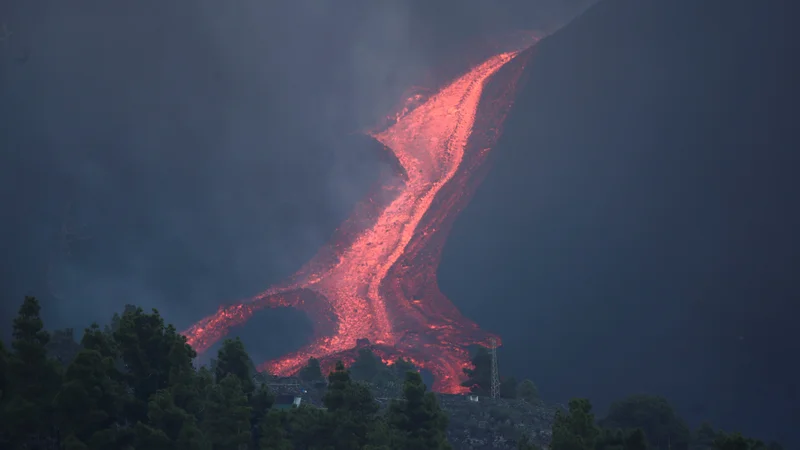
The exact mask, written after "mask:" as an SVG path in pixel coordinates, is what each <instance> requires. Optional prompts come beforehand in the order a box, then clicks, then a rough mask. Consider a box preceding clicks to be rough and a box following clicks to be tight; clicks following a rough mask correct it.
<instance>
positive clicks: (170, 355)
mask: <svg viewBox="0 0 800 450" xmlns="http://www.w3.org/2000/svg"><path fill="white" fill-rule="evenodd" d="M113 338H114V341H115V342H116V344H117V346H118V349H119V354H120V357H121V359H122V361H123V362H124V366H125V369H126V370H125V372H126V378H127V381H128V384H129V385H130V387H131V388H132V389H133V393H134V401H133V402H132V403H131V404H130V408H129V409H128V417H129V419H130V421H131V422H134V423H135V422H136V421H144V420H145V419H146V415H147V408H148V406H147V403H148V401H149V399H150V396H152V395H153V394H155V393H156V392H158V391H159V390H162V389H167V388H169V387H170V378H171V377H173V378H174V375H175V373H186V372H187V371H189V370H192V367H193V366H192V361H193V359H194V358H195V356H197V353H195V351H194V350H193V349H192V348H191V347H190V346H189V345H188V344H187V343H186V338H185V337H184V336H181V335H179V334H178V333H177V331H176V330H175V327H173V326H172V325H165V324H164V319H162V318H161V316H160V315H159V313H158V311H157V310H155V309H154V310H153V312H152V314H145V313H144V311H143V310H142V309H141V308H137V309H135V310H127V311H126V312H125V313H124V314H123V315H122V318H121V319H120V322H119V327H118V329H117V330H116V331H115V332H114V333H113Z"/></svg>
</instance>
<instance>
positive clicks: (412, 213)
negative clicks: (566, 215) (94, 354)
mask: <svg viewBox="0 0 800 450" xmlns="http://www.w3.org/2000/svg"><path fill="white" fill-rule="evenodd" d="M524 40H525V41H527V42H526V45H523V46H521V47H520V46H517V47H516V48H512V49H511V50H507V51H502V52H499V53H496V54H494V55H493V56H491V57H489V58H488V59H486V60H485V61H484V62H482V63H480V64H478V65H476V66H474V67H472V68H470V69H469V70H468V71H467V72H466V73H464V74H463V75H462V76H460V77H458V78H457V79H455V80H454V81H452V82H451V83H449V84H448V85H446V86H445V87H443V88H442V89H441V90H439V91H438V92H436V93H434V94H433V95H431V96H430V97H427V98H424V99H423V98H422V97H421V96H420V95H414V96H412V97H411V98H409V100H408V101H407V102H406V105H405V107H403V108H402V109H401V110H400V112H399V113H398V114H397V116H396V118H395V121H394V123H393V124H391V125H390V126H388V127H387V128H385V129H383V130H380V131H377V132H374V133H371V135H372V136H373V137H374V139H375V140H377V141H378V142H380V143H382V144H384V145H385V147H386V149H387V150H388V151H390V152H391V154H392V155H393V156H394V158H395V162H396V167H397V171H396V177H394V178H393V179H391V180H388V181H387V182H386V184H385V185H383V186H382V189H381V191H379V192H376V193H374V195H371V196H369V198H368V199H367V201H365V202H364V203H363V204H361V205H360V206H359V208H357V210H356V212H355V213H354V214H353V216H352V217H351V218H350V220H348V221H347V222H345V223H344V224H343V225H342V227H340V228H339V229H338V230H337V233H336V234H335V236H334V237H333V238H332V239H331V241H330V244H329V245H328V246H326V247H324V248H323V249H322V251H321V252H320V253H319V254H318V255H317V256H316V257H315V258H313V259H312V260H311V261H310V262H309V263H308V264H307V265H306V266H304V267H303V268H301V269H300V271H298V272H297V273H296V274H295V275H293V276H292V277H291V278H290V279H289V280H288V281H287V282H286V283H284V284H282V285H279V286H275V287H272V288H270V289H268V290H266V291H264V292H263V293H261V294H259V295H257V296H255V297H253V298H251V299H247V300H245V301H243V302H237V303H234V304H231V305H228V306H224V307H221V308H220V309H219V310H218V311H217V312H216V313H215V314H213V315H211V316H209V317H206V318H205V319H203V320H201V321H200V322H198V323H197V324H195V325H194V326H193V327H191V328H190V329H188V330H186V331H185V332H184V334H185V335H186V336H187V338H188V342H189V344H190V345H192V347H194V348H195V349H196V350H198V351H199V352H202V351H205V350H207V349H208V348H209V347H210V346H212V345H213V344H214V343H215V342H217V341H218V340H219V339H221V338H222V337H224V336H225V335H227V334H228V332H229V331H230V328H231V327H233V326H237V325H241V324H242V323H244V322H245V321H247V320H248V319H249V318H250V317H251V316H252V315H253V313H254V312H255V311H257V310H259V309H263V308H268V307H271V308H274V307H293V308H298V309H301V310H303V311H305V312H306V313H307V314H308V315H309V316H311V317H312V320H313V322H314V324H315V329H316V334H317V335H316V336H315V338H314V339H313V340H312V342H311V343H310V344H309V345H308V346H306V347H304V348H302V349H300V350H298V351H296V352H294V353H292V354H289V355H286V356H284V357H282V358H280V359H278V360H275V361H270V362H268V363H266V364H264V365H263V366H262V367H261V368H262V369H263V370H266V371H268V372H269V373H272V374H277V375H283V376H286V375H291V374H294V373H296V372H297V371H298V370H299V369H301V368H302V367H303V366H304V365H305V364H306V363H307V361H308V359H309V358H311V357H314V358H317V359H319V360H320V362H321V364H322V365H323V368H324V369H327V368H328V367H326V366H331V365H332V364H334V363H335V362H336V361H338V360H341V361H345V362H348V361H350V360H352V359H353V357H354V355H355V354H356V351H357V350H358V348H359V347H360V346H363V345H367V344H369V345H371V346H372V349H373V351H375V352H376V353H377V354H378V355H379V356H381V358H382V359H383V360H384V361H386V362H389V363H391V362H393V361H395V360H397V359H398V358H401V357H402V358H406V359H408V360H410V361H411V362H413V363H414V364H415V365H417V366H418V367H420V368H424V369H427V370H430V372H432V374H433V375H434V377H435V383H434V386H433V389H435V390H437V391H440V392H447V393H458V392H462V391H464V390H466V388H465V387H463V386H461V378H462V375H463V371H462V370H463V369H464V368H465V367H467V366H468V364H469V354H468V352H467V348H468V347H469V346H471V345H476V344H477V345H484V346H488V345H490V341H491V342H498V338H497V337H494V336H492V337H490V336H489V335H488V334H486V333H485V332H483V331H481V330H480V329H479V328H478V327H477V325H476V324H475V323H474V322H472V321H470V320H469V319H467V318H465V317H463V316H462V315H461V314H460V313H459V311H458V310H457V309H456V308H455V307H454V306H453V304H452V303H451V302H450V301H449V300H448V299H447V298H446V297H444V296H443V295H442V294H441V292H439V290H438V286H437V282H436V270H437V267H438V261H439V255H440V253H441V248H442V245H443V243H444V239H445V237H446V235H447V232H448V231H449V228H450V225H451V223H452V220H453V218H454V217H455V214H457V213H458V211H459V210H460V209H461V208H462V207H463V205H464V202H465V201H467V200H468V199H469V193H470V192H471V191H472V189H474V187H475V182H476V181H479V180H480V177H481V175H482V172H481V166H482V165H483V162H484V160H485V159H486V156H487V155H488V152H489V150H490V149H491V146H492V145H493V144H494V142H495V141H496V138H497V136H498V135H499V129H500V126H501V125H502V121H503V119H504V118H505V114H506V112H507V111H508V108H509V107H510V105H511V102H512V101H513V95H514V91H515V87H516V80H517V78H518V77H519V75H520V74H521V73H522V71H523V69H524V64H525V62H526V61H527V60H528V58H529V56H530V53H531V52H530V51H522V50H524V49H526V48H529V47H530V45H531V42H532V41H535V38H532V37H527V38H526V39H524Z"/></svg>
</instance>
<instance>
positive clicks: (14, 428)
mask: <svg viewBox="0 0 800 450" xmlns="http://www.w3.org/2000/svg"><path fill="white" fill-rule="evenodd" d="M40 310H41V308H40V306H39V302H38V301H37V300H36V299H35V298H33V297H25V300H24V301H23V303H22V306H20V308H19V314H18V316H17V317H16V318H15V319H14V324H13V334H12V335H13V339H12V341H11V347H12V349H13V354H12V357H11V358H10V359H9V367H8V372H9V389H8V390H9V399H8V402H7V403H6V404H5V408H4V413H3V417H2V421H3V422H4V424H5V425H6V426H7V427H8V428H7V429H8V438H9V439H10V441H11V445H12V446H14V445H21V443H22V442H25V441H29V440H33V441H35V442H42V441H43V440H48V439H50V438H51V435H52V432H53V427H52V424H53V423H54V410H53V399H54V398H55V395H56V393H57V392H58V390H59V387H60V382H61V380H60V374H59V372H58V367H57V365H56V363H55V362H54V361H52V360H50V359H48V357H47V343H48V342H49V340H50V335H49V334H48V333H47V331H45V330H44V324H43V323H42V319H41V317H40Z"/></svg>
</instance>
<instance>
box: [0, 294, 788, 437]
mask: <svg viewBox="0 0 800 450" xmlns="http://www.w3.org/2000/svg"><path fill="white" fill-rule="evenodd" d="M485 356H486V351H485V349H484V350H479V351H478V352H477V353H476V355H475V359H474V367H473V369H472V370H466V371H465V372H466V375H467V377H468V381H467V383H468V384H470V385H471V386H472V387H471V389H472V391H473V392H474V393H475V394H476V395H474V396H452V395H446V396H437V395H436V394H434V393H432V392H426V386H425V384H424V383H423V381H422V377H421V375H420V373H419V372H417V371H416V370H415V369H414V367H413V366H411V365H410V364H408V363H407V362H405V361H402V360H401V361H400V362H398V363H396V364H394V365H393V366H391V367H388V366H385V365H383V364H382V363H381V362H380V360H379V359H378V358H376V357H375V355H374V354H373V353H372V352H371V350H370V349H369V348H364V349H362V350H361V352H360V354H359V357H358V358H357V359H356V361H355V362H354V363H353V365H352V366H351V367H350V368H349V369H345V368H344V366H342V365H341V364H339V365H337V367H336V369H335V370H334V371H333V372H331V373H330V374H329V375H328V377H327V379H326V378H325V377H323V374H322V372H321V371H320V367H319V362H318V361H315V360H314V359H311V360H309V364H308V366H306V367H305V368H303V369H302V370H301V371H300V372H299V373H298V374H297V377H296V378H292V379H285V378H283V379H279V378H276V377H271V376H269V375H265V374H259V373H256V372H255V370H254V366H253V363H252V361H251V359H250V357H249V356H248V354H247V352H246V351H245V348H244V345H243V344H242V342H241V341H240V340H238V339H237V340H227V341H225V343H224V344H223V346H222V348H221V349H220V350H219V352H218V354H217V358H216V359H215V360H213V361H212V363H211V364H210V367H205V366H204V367H200V368H199V369H198V368H196V367H195V364H194V362H195V361H194V360H195V357H196V353H195V351H194V350H193V349H192V348H191V347H190V346H189V345H187V344H186V338H185V337H184V336H182V335H180V334H178V333H177V332H176V330H175V328H174V327H173V326H172V325H167V324H165V323H164V320H163V318H161V316H160V315H159V314H158V312H157V311H155V310H154V311H153V312H152V313H146V312H144V311H143V310H142V309H141V308H136V307H133V306H129V307H127V308H126V310H125V312H124V313H123V314H122V315H115V316H114V317H113V318H112V320H111V322H110V323H109V324H108V325H106V326H105V327H102V328H101V327H100V326H99V325H93V326H91V327H90V328H88V329H86V330H85V332H84V334H83V337H82V338H81V341H80V343H78V342H75V341H74V339H73V331H72V330H61V331H55V332H53V333H52V334H51V333H48V332H47V331H45V330H44V325H43V323H42V320H41V317H40V306H39V303H38V301H37V300H36V299H34V298H33V297H27V298H26V299H25V301H24V302H23V304H22V306H21V307H20V309H19V314H18V316H17V318H16V319H14V323H13V338H12V340H11V345H10V348H6V347H5V346H4V345H2V343H1V342H0V448H3V449H13V450H16V449H43V450H44V449H68V450H77V449H92V450H94V449H97V450H106V449H107V450H122V449H126V450H136V449H138V450H159V449H164V450H167V449H170V450H171V449H181V450H195V449H196V450H205V449H209V450H211V449H213V450H228V449H230V450H245V449H265V450H266V449H337V450H339V449H354V450H355V449H365V448H366V449H408V450H425V449H447V448H464V449H470V448H501V449H502V448H520V449H534V448H542V447H544V446H547V445H549V446H550V448H551V449H554V450H583V449H586V450H589V449H595V450H597V449H608V450H610V449H625V450H639V449H641V450H644V449H647V448H659V449H667V448H669V449H671V448H675V449H688V448H692V449H717V450H749V449H779V448H781V447H780V446H778V445H777V444H772V445H770V446H767V445H765V444H763V443H761V442H758V441H755V440H750V439H745V438H743V437H742V436H741V435H726V434H723V433H720V432H717V431H715V430H713V429H712V428H711V427H710V426H708V425H704V426H703V427H701V428H700V429H698V430H696V431H695V432H691V431H690V430H689V428H688V427H687V426H686V425H685V424H684V423H683V421H682V420H681V419H680V418H679V417H677V416H676V415H675V413H674V412H673V411H672V410H671V408H670V407H669V405H668V404H667V403H666V401H664V400H663V399H660V398H658V397H645V396H638V397H631V398H629V399H626V400H624V401H621V402H618V403H617V404H615V405H614V406H612V408H611V411H610V412H609V414H608V416H607V417H606V418H605V419H603V420H601V421H599V423H595V420H594V415H593V414H592V413H591V405H590V404H589V401H588V400H582V399H578V400H572V401H571V402H570V404H569V408H568V411H563V410H560V411H556V410H554V409H553V408H548V407H546V406H545V405H543V404H542V403H541V401H539V400H538V398H537V397H536V389H535V386H534V385H533V383H531V382H530V381H525V382H523V383H520V384H519V386H517V385H516V383H515V382H513V381H512V380H510V379H509V380H505V381H504V383H503V385H502V386H501V393H502V394H503V397H505V398H501V399H497V400H488V401H487V399H486V397H483V396H482V395H481V394H483V393H485V391H486V387H487V383H486V377H485V376H484V374H485V373H486V370H485V361H486V358H485ZM359 380H363V381H359ZM476 399H477V401H475V400H476ZM623 429H624V430H626V431H621V430H623ZM612 430H614V431H612ZM648 441H649V443H648Z"/></svg>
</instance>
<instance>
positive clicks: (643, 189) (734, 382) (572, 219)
mask: <svg viewBox="0 0 800 450" xmlns="http://www.w3.org/2000/svg"><path fill="white" fill-rule="evenodd" d="M790 8H792V9H793V10H792V11H790ZM796 9H797V7H796V6H791V5H790V3H789V2H763V3H762V2H742V1H732V2H723V1H704V2H692V1H673V2H640V1H638V0H607V1H603V2H601V3H599V4H597V5H596V6H594V7H593V8H591V9H590V10H588V11H587V12H586V13H584V14H583V15H582V16H581V17H579V18H577V19H575V20H574V21H573V22H572V23H571V24H569V25H567V26H566V27H564V28H563V29H561V30H559V31H558V32H557V33H555V34H554V35H552V36H549V37H547V38H545V39H544V40H543V41H541V42H540V43H539V45H537V52H536V55H535V57H534V58H533V62H532V63H531V64H529V66H528V68H527V69H526V72H525V74H524V75H523V77H522V78H521V81H520V85H521V86H522V88H521V90H520V91H519V93H518V95H517V98H516V101H515V104H514V106H513V108H512V110H511V112H510V113H509V116H508V118H507V120H506V122H505V128H504V133H503V136H502V137H501V138H500V140H499V142H498V144H497V146H496V147H495V149H494V150H493V152H492V157H491V161H492V168H491V170H490V171H489V174H488V175H487V178H486V180H485V181H484V183H482V185H481V187H480V188H479V190H478V191H477V193H476V194H475V196H474V198H473V200H472V201H471V202H470V204H469V205H468V206H467V207H466V208H465V210H464V211H463V213H462V214H461V215H460V216H459V219H458V221H457V222H456V224H455V225H454V227H453V231H452V233H451V235H450V238H449V240H448V244H447V246H446V247H445V250H444V254H443V257H442V265H441V267H440V271H439V281H440V286H441V287H442V290H443V291H444V292H445V293H446V294H447V295H448V296H449V297H451V298H454V299H458V301H459V303H458V304H459V306H460V307H461V309H462V311H463V312H464V314H465V315H467V316H469V317H480V318H481V326H483V327H486V328H487V329H495V330H503V339H504V340H503V342H504V344H503V348H502V349H501V355H500V357H501V364H500V366H501V368H500V370H501V372H503V371H505V373H507V374H526V375H528V376H535V377H536V380H537V384H539V385H540V386H542V389H543V395H544V396H545V397H549V398H562V399H566V398H569V397H571V396H574V395H576V393H586V394H587V395H590V396H591V397H592V399H593V402H594V403H595V404H598V405H600V406H601V408H602V407H603V405H606V404H608V402H610V401H611V400H612V399H613V398H614V397H617V398H618V397H621V396H623V395H626V394H629V393H631V392H632V391H639V392H642V391H644V392H657V393H660V394H663V395H666V396H668V397H669V398H670V400H672V401H673V402H675V403H676V404H677V406H678V407H679V410H680V411H681V413H682V414H685V415H686V417H687V418H689V419H692V420H697V419H700V418H701V417H702V416H707V418H708V419H710V420H712V421H714V422H717V423H719V425H721V426H723V427H730V428H733V429H742V430H743V431H745V432H748V433H750V434H753V435H763V436H765V438H766V437H771V438H776V439H779V440H784V438H783V437H781V436H780V435H779V434H778V432H779V431H781V428H782V425H785V422H786V420H788V418H791V417H794V418H795V420H800V418H799V417H798V410H797V407H796V404H797V403H796V402H797V400H796V395H795V396H794V398H795V400H792V396H791V395H789V394H787V393H791V392H796V389H795V390H794V391H793V390H792V383H793V381H791V380H792V379H795V380H796V379H800V373H798V367H797V366H796V364H794V365H793V363H790V362H788V361H787V359H786V358H783V357H780V356H778V357H772V356H768V355H775V354H777V355H789V354H798V353H800V348H798V345H800V340H798V339H797V338H796V333H794V332H792V331H791V329H792V328H793V327H794V325H793V324H792V322H793V321H794V318H793V314H791V313H790V312H791V311H793V310H794V309H796V307H792V306H791V304H790V300H791V299H797V298H800V289H799V288H798V284H797V283H796V277H795V276H794V275H793V274H796V273H798V271H800V263H799V262H798V259H797V255H798V254H800V242H798V238H797V236H796V235H797V230H798V229H799V226H800V219H799V218H798V214H797V206H796V205H797V197H798V195H797V193H798V181H797V180H796V173H797V170H798V156H797V153H796V152H797V149H798V148H800V147H799V146H798V141H797V133H796V131H795V119H794V118H795V117H796V113H795V112H794V111H795V110H796V108H797V105H798V100H800V97H799V96H798V87H797V84H796V82H795V80H796V79H798V69H797V65H796V64H795V63H794V61H795V59H796V57H795V55H797V54H800V49H798V47H797V45H798V44H797V43H798V42H800V36H798V32H797V31H796V29H797V27H794V28H792V27H793V25H792V24H790V23H789V19H788V18H790V17H798V15H797V14H796V13H797V11H796ZM504 355H511V356H512V357H510V358H505V359H503V356H504ZM632 355H634V356H632ZM745 361H749V362H747V363H745ZM676 367H680V370H677V369H676ZM589 374H591V375H589ZM734 392H735V393H736V395H733V394H732V393H734ZM708 405H714V407H713V409H711V407H710V406H708ZM704 410H705V411H704ZM753 411H770V413H768V414H766V413H765V414H758V415H756V414H755V413H753ZM784 441H785V442H787V443H788V442H790V441H792V440H791V439H789V438H788V436H787V437H786V438H785V440H784Z"/></svg>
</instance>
